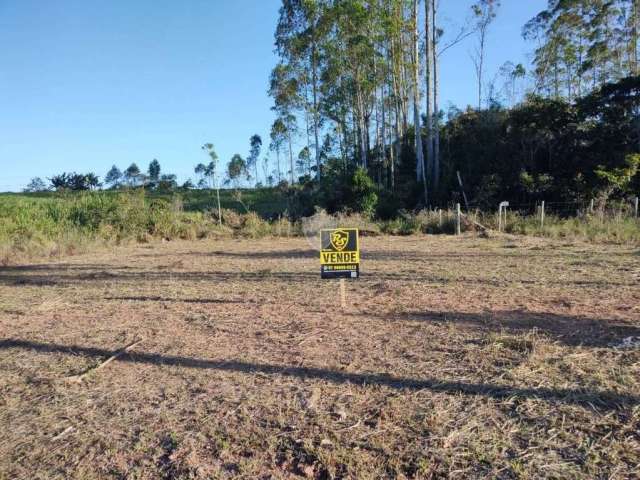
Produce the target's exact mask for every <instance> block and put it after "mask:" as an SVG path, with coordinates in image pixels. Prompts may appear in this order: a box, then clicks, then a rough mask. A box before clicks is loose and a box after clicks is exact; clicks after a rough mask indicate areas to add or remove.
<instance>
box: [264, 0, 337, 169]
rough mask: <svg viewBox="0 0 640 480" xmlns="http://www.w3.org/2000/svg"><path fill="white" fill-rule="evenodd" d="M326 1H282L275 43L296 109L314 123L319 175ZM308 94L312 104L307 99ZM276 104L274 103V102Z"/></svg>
mask: <svg viewBox="0 0 640 480" xmlns="http://www.w3.org/2000/svg"><path fill="white" fill-rule="evenodd" d="M328 4H329V2H328V0H283V1H282V6H281V7H280V12H279V19H278V25H277V27H276V34H275V44H276V50H277V52H278V55H279V56H280V59H281V62H282V63H283V64H285V65H287V67H288V68H289V69H290V70H291V73H293V75H294V78H295V79H296V86H297V87H298V91H297V95H296V96H297V99H298V100H299V101H298V102H297V106H298V107H302V108H303V109H305V114H306V115H309V116H311V118H312V123H313V135H314V151H315V161H316V166H317V171H318V175H320V168H319V167H320V150H319V149H320V145H319V135H320V123H321V120H320V113H321V112H320V109H319V103H320V94H321V92H320V68H321V63H322V47H321V44H322V41H323V37H324V35H326V33H327V30H326V28H325V24H324V22H323V18H324V17H323V13H324V11H325V10H326V8H327V7H328ZM309 90H310V91H311V102H307V101H301V100H306V97H307V92H308V91H309ZM276 103H277V102H276Z"/></svg>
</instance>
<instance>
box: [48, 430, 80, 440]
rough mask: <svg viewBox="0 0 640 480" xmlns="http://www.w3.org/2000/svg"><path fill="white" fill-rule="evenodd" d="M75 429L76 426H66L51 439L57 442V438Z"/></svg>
mask: <svg viewBox="0 0 640 480" xmlns="http://www.w3.org/2000/svg"><path fill="white" fill-rule="evenodd" d="M74 430H75V428H73V427H67V428H65V429H64V430H63V431H62V432H60V433H59V434H58V435H56V436H55V437H53V438H52V439H51V441H53V442H55V441H56V440H60V439H61V438H62V437H64V436H65V435H67V434H68V433H71V432H73V431H74Z"/></svg>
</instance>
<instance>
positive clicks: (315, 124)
mask: <svg viewBox="0 0 640 480" xmlns="http://www.w3.org/2000/svg"><path fill="white" fill-rule="evenodd" d="M317 63H318V62H317V52H316V44H315V41H314V43H313V46H312V48H311V77H312V83H313V136H314V140H315V153H316V169H317V171H316V177H317V178H318V180H320V142H319V139H318V65H317Z"/></svg>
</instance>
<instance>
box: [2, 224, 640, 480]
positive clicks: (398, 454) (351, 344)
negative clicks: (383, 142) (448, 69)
mask: <svg viewBox="0 0 640 480" xmlns="http://www.w3.org/2000/svg"><path fill="white" fill-rule="evenodd" d="M362 248H363V252H362V257H363V264H362V269H363V277H362V278H361V279H360V280H358V281H352V282H349V283H348V304H349V306H348V308H347V310H346V311H341V309H340V308H339V306H338V301H337V299H336V296H337V286H336V283H335V282H331V281H321V280H320V279H319V271H318V270H319V266H318V260H317V258H316V256H317V253H316V252H315V251H314V250H313V249H311V247H310V245H309V243H308V242H307V241H306V240H305V239H304V238H292V239H282V238H280V239H273V238H265V239H262V240H247V239H240V238H237V239H232V238H228V239H219V240H213V239H208V240H201V241H192V242H190V241H180V242H167V243H162V244H160V243H155V244H150V245H134V246H123V247H117V248H106V249H103V250H101V251H99V252H97V253H90V254H82V255H77V256H74V257H69V258H67V259H63V260H57V261H51V260H42V261H40V262H37V263H25V264H21V265H15V266H10V267H5V268H2V269H0V331H1V332H2V333H1V335H0V337H1V338H2V339H3V340H1V341H0V430H1V431H2V432H3V434H2V436H1V437H0V478H2V479H5V478H6V479H14V478H17V479H68V478H81V479H122V478H136V479H158V478H164V479H178V478H179V479H204V478H236V477H241V478H316V479H326V478H453V479H469V478H471V479H473V478H502V479H516V478H529V479H538V478H556V479H558V478H566V479H575V478H602V479H605V478H606V479H630V478H637V475H638V471H640V470H639V469H640V433H639V432H640V352H639V351H638V349H637V348H635V349H623V348H616V347H615V346H614V345H617V344H619V343H620V342H621V341H622V340H623V339H624V338H628V337H639V336H640V323H639V318H640V289H639V288H638V282H639V281H640V251H639V250H638V248H637V247H629V246H626V247H625V246H615V245H593V244H591V245H590V244H585V243H580V242H568V241H566V240H564V241H556V240H549V239H539V238H530V237H522V236H517V237H516V236H497V237H496V236H494V237H492V238H490V239H480V238H476V237H471V236H466V235H463V236H462V237H450V236H439V237H436V236H428V237H425V236H407V237H391V236H383V237H375V238H373V237H365V238H363V239H362ZM137 340H142V341H141V342H140V343H138V344H136V345H135V346H134V347H133V348H132V349H131V350H130V351H128V352H126V353H125V354H123V355H122V356H120V357H119V358H117V359H116V360H115V361H113V362H111V363H109V364H107V365H106V366H104V368H101V369H98V370H92V369H94V368H95V367H96V366H98V365H100V364H101V362H103V361H105V360H106V359H107V358H109V357H110V356H111V355H112V354H113V353H114V352H116V351H118V349H121V348H122V347H125V346H126V345H129V344H130V343H132V342H135V341H137ZM83 372H89V373H88V375H87V376H86V378H84V379H83V380H82V381H77V379H76V378H74V377H73V376H74V375H79V374H82V373H83Z"/></svg>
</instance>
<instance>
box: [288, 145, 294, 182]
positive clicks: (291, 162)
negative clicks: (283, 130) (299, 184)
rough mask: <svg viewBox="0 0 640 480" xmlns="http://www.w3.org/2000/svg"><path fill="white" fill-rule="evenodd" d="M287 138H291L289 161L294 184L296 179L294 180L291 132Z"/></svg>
mask: <svg viewBox="0 0 640 480" xmlns="http://www.w3.org/2000/svg"><path fill="white" fill-rule="evenodd" d="M287 138H288V140H289V163H290V166H291V185H293V184H294V181H293V147H292V146H291V134H290V133H289V134H288V135H287Z"/></svg>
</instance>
